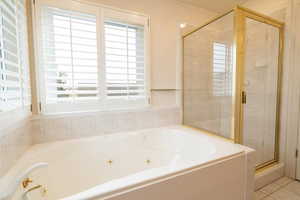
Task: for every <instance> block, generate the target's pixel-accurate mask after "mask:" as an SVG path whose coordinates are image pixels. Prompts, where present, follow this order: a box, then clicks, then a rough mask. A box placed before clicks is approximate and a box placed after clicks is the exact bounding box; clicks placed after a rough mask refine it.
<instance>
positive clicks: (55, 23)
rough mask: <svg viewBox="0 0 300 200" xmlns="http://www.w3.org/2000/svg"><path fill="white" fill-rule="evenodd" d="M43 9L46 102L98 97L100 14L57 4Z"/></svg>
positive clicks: (43, 59) (74, 101)
mask: <svg viewBox="0 0 300 200" xmlns="http://www.w3.org/2000/svg"><path fill="white" fill-rule="evenodd" d="M42 9H43V10H42V15H41V32H42V33H41V34H42V60H41V64H42V66H43V71H44V73H43V75H44V76H45V77H44V80H45V83H44V84H45V95H44V96H45V98H46V99H45V103H46V104H53V103H62V102H67V103H69V102H73V103H76V102H80V101H89V100H96V99H98V98H99V89H98V61H97V59H98V56H97V30H96V15H93V14H85V13H81V12H74V11H69V10H64V9H59V8H53V7H43V8H42ZM46 106H47V105H46Z"/></svg>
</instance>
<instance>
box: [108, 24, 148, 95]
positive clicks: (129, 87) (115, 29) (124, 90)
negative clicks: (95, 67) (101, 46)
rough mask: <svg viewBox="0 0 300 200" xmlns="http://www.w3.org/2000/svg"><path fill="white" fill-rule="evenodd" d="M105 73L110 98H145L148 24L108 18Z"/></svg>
mask: <svg viewBox="0 0 300 200" xmlns="http://www.w3.org/2000/svg"><path fill="white" fill-rule="evenodd" d="M104 32H105V33H104V35H105V36H104V38H105V74H106V98H107V99H125V100H132V99H145V98H146V80H145V51H144V41H145V40H144V26H139V25H132V24H126V23H121V22H118V21H114V20H106V21H105V23H104Z"/></svg>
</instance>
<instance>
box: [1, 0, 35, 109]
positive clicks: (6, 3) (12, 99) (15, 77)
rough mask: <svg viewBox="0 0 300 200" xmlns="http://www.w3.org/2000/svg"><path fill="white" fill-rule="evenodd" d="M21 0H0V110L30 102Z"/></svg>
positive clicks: (25, 33) (24, 15)
mask: <svg viewBox="0 0 300 200" xmlns="http://www.w3.org/2000/svg"><path fill="white" fill-rule="evenodd" d="M30 102H31V101H30V81H29V65H28V49H27V29H26V12H25V2H24V0H1V1H0V112H3V111H9V110H13V109H16V108H19V107H22V106H24V105H29V104H30Z"/></svg>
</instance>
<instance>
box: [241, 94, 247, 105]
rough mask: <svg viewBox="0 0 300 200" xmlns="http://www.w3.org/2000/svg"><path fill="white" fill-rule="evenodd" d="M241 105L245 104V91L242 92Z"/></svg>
mask: <svg viewBox="0 0 300 200" xmlns="http://www.w3.org/2000/svg"><path fill="white" fill-rule="evenodd" d="M242 104H247V94H246V92H245V91H243V92H242Z"/></svg>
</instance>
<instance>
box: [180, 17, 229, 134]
mask: <svg viewBox="0 0 300 200" xmlns="http://www.w3.org/2000/svg"><path fill="white" fill-rule="evenodd" d="M232 41H233V17H232V14H229V15H228V16H226V17H225V18H224V19H222V20H221V21H219V22H217V23H215V24H211V25H208V26H207V27H205V28H203V30H199V31H197V32H195V33H194V34H192V35H190V36H188V37H186V38H185V42H184V109H185V110H184V113H183V114H184V124H186V125H191V126H193V127H198V128H202V129H205V130H208V131H211V132H214V133H217V134H218V135H221V136H224V137H227V138H231V137H232V135H231V132H232V130H231V129H232V93H231V94H230V91H229V93H227V94H226V95H215V94H214V91H213V90H214V88H213V87H214V86H213V84H214V81H215V80H214V78H213V73H214V72H213V70H214V69H213V67H214V66H213V62H214V50H213V45H214V43H222V44H227V45H228V47H229V48H232ZM231 79H232V78H231ZM231 81H232V80H231ZM217 89H219V90H220V91H222V90H223V88H217ZM222 92H224V93H225V91H222Z"/></svg>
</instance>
